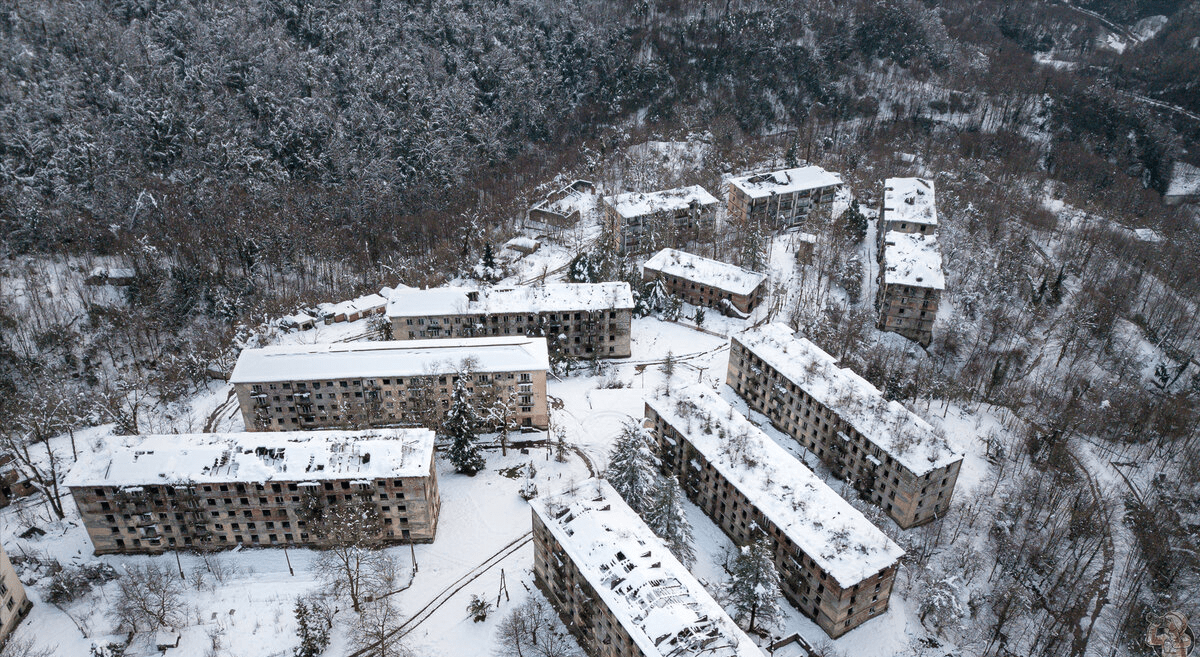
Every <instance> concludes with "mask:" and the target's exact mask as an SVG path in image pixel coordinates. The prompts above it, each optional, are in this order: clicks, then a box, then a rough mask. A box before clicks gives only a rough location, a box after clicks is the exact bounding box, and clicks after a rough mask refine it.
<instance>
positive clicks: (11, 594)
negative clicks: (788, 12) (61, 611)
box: [0, 548, 33, 646]
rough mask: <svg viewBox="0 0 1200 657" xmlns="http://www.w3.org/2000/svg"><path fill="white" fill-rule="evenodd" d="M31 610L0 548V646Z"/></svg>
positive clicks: (5, 555) (22, 588)
mask: <svg viewBox="0 0 1200 657" xmlns="http://www.w3.org/2000/svg"><path fill="white" fill-rule="evenodd" d="M32 608H33V603H32V602H30V601H29V597H28V596H26V595H25V586H24V585H22V584H21V580H20V579H18V578H17V572H16V571H15V570H13V565H12V562H11V561H9V560H8V554H6V553H5V552H4V549H3V548H0V646H2V645H4V643H5V642H6V641H8V637H9V636H11V635H12V633H13V630H15V629H17V625H20V624H21V621H22V620H23V619H24V618H25V616H26V615H27V614H29V610H30V609H32Z"/></svg>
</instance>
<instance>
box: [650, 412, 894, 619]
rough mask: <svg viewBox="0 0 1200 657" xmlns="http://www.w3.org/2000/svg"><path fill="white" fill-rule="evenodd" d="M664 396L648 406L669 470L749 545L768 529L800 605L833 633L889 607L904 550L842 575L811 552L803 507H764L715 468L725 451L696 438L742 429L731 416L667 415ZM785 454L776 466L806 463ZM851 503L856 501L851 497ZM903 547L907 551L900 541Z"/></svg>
mask: <svg viewBox="0 0 1200 657" xmlns="http://www.w3.org/2000/svg"><path fill="white" fill-rule="evenodd" d="M656 403H657V402H651V403H647V405H646V424H647V425H648V427H649V428H651V430H652V431H653V433H654V436H655V438H656V439H657V444H658V448H659V453H660V455H661V457H662V461H661V468H662V472H663V474H664V475H673V476H676V477H678V479H679V482H680V484H681V486H682V488H683V490H684V492H685V493H686V494H687V496H688V498H689V499H690V500H691V501H692V502H694V503H695V504H696V505H697V506H699V507H700V508H701V509H702V510H703V511H704V513H705V514H706V515H707V516H708V517H709V518H710V519H712V521H713V522H714V523H716V525H717V526H718V527H720V528H721V530H722V531H724V532H725V534H726V535H728V536H729V537H730V538H731V539H733V541H734V542H735V543H737V544H739V545H744V544H746V543H748V542H750V541H752V540H754V539H755V538H756V537H757V536H759V535H765V536H766V537H767V538H768V539H769V540H770V543H771V545H772V548H773V551H774V561H775V567H776V569H777V570H778V571H779V575H780V588H781V589H782V592H783V594H784V597H786V598H787V599H788V601H789V602H791V604H792V605H793V606H794V607H795V608H796V609H797V610H799V611H800V612H801V613H803V614H804V615H806V616H808V617H809V618H811V619H812V620H813V622H815V623H816V624H817V625H818V626H820V627H821V629H822V630H824V631H825V632H826V633H827V634H828V635H829V636H830V637H832V638H837V637H839V636H841V635H843V634H845V633H847V632H849V631H851V630H853V629H854V628H856V627H858V626H859V625H861V624H863V623H865V622H867V621H868V620H870V619H872V618H874V617H876V616H879V615H881V614H883V613H884V612H885V611H887V608H888V600H889V598H890V596H891V592H892V584H893V581H894V579H895V575H896V570H897V568H898V556H895V557H893V558H887V559H884V560H883V562H884V565H883V566H882V567H881V568H879V569H877V570H875V569H871V568H868V569H867V572H865V573H863V575H862V576H861V577H858V578H854V581H845V582H839V581H838V579H837V578H836V577H834V576H832V575H831V574H830V573H828V572H826V570H824V569H823V568H822V567H821V566H820V565H819V564H818V563H817V561H816V560H815V559H816V558H819V557H820V554H819V553H818V554H809V553H807V552H806V551H805V548H804V547H803V546H802V545H801V543H802V542H803V540H804V539H805V538H807V536H808V534H809V533H810V532H809V530H808V529H807V528H806V527H805V525H804V523H803V522H800V521H798V520H797V516H799V515H800V514H802V513H804V511H803V510H802V511H800V512H799V513H795V512H794V513H793V514H787V515H785V517H778V513H777V512H771V513H767V512H764V510H763V509H762V508H760V507H759V506H757V505H756V504H755V503H754V501H753V500H751V499H749V498H748V496H747V495H746V494H745V493H744V491H743V489H744V486H745V485H746V482H744V481H732V480H731V479H730V478H729V477H728V476H726V475H725V474H723V470H725V469H724V468H721V467H714V461H716V460H717V459H718V458H720V457H719V456H718V455H717V454H712V453H709V451H708V450H706V449H702V448H698V447H697V445H696V444H694V443H693V439H694V436H695V432H697V431H704V428H705V427H708V428H711V429H713V430H714V431H717V432H718V433H719V434H722V432H723V435H727V436H733V435H735V434H736V433H737V431H738V429H737V428H735V427H733V426H726V425H725V424H723V423H724V422H725V420H726V418H727V417H729V416H726V415H724V414H723V413H719V414H718V413H714V414H713V415H712V416H709V417H707V418H703V419H699V420H697V422H698V423H697V424H695V425H693V424H692V423H691V422H681V421H677V420H675V421H673V420H672V419H671V418H668V417H664V414H661V413H660V412H659V409H656V408H655V405H656ZM662 403H666V404H671V403H675V402H674V401H673V400H672V398H664V399H663V400H662ZM730 416H736V417H737V418H738V420H741V421H744V420H745V418H744V417H743V416H741V414H740V413H737V412H736V411H732V412H731V413H730ZM710 423H712V424H711V425H710ZM760 433H761V432H760ZM762 440H765V441H769V440H770V438H768V437H766V436H765V435H763V436H762ZM780 452H782V450H780ZM782 456H783V457H784V458H785V459H787V460H790V461H791V463H786V462H775V463H773V465H774V466H775V467H778V468H780V469H782V470H795V469H804V470H806V468H805V466H804V465H803V464H801V463H798V462H795V459H794V458H792V457H791V456H790V455H787V454H786V453H783V454H782ZM810 474H811V473H810ZM813 478H814V479H815V477H813ZM819 485H821V486H823V485H824V484H819ZM826 488H827V487H826ZM827 493H828V495H829V496H830V497H837V494H836V493H835V492H833V491H832V490H830V491H827ZM839 500H840V498H839ZM843 505H845V506H847V507H848V505H846V504H845V503H844V502H843ZM772 516H776V517H772ZM858 519H859V521H860V522H859V524H860V525H863V526H864V528H869V530H874V531H873V532H871V533H872V534H874V533H875V532H878V530H877V529H876V528H875V527H874V526H873V525H871V524H870V521H868V520H867V519H866V518H865V517H863V516H861V514H858ZM818 526H819V525H818ZM760 530H761V531H760ZM793 539H795V540H793ZM872 540H878V537H877V536H872ZM816 545H818V546H821V549H822V550H824V549H826V548H828V547H830V546H828V545H824V544H822V543H820V542H816ZM844 549H845V550H846V551H851V552H852V551H854V549H855V548H854V547H852V546H849V545H847V546H846V547H845V548H844ZM816 551H817V550H814V552H816ZM895 551H896V552H897V553H898V554H903V553H902V552H900V551H899V548H898V547H896V548H895Z"/></svg>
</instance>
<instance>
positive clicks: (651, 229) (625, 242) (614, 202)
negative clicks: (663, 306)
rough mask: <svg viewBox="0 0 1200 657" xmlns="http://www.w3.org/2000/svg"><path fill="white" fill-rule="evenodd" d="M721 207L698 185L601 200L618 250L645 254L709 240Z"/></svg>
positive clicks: (605, 217)
mask: <svg viewBox="0 0 1200 657" xmlns="http://www.w3.org/2000/svg"><path fill="white" fill-rule="evenodd" d="M720 204H721V202H720V201H718V200H717V198H716V197H715V196H713V195H712V194H709V193H708V190H706V189H704V188H703V187H701V186H700V185H692V186H690V187H680V188H677V189H667V190H662V191H658V192H626V193H624V194H615V195H613V196H605V197H604V222H605V226H606V228H607V230H608V232H609V234H610V235H612V237H613V240H615V246H616V247H617V248H618V249H620V250H621V251H622V252H626V253H644V252H648V251H653V250H655V249H657V248H659V247H661V246H663V245H664V244H677V243H682V242H687V241H693V240H696V239H699V238H702V237H711V236H712V234H713V231H714V230H715V229H716V223H717V206H719V205H720Z"/></svg>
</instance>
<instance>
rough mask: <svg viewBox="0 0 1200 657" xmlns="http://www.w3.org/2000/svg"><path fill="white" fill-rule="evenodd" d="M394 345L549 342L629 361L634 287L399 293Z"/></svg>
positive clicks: (392, 310) (564, 349) (394, 302)
mask: <svg viewBox="0 0 1200 657" xmlns="http://www.w3.org/2000/svg"><path fill="white" fill-rule="evenodd" d="M387 316H388V319H389V320H391V322H392V337H393V338H394V339H395V340H399V341H404V340H425V339H431V340H437V339H447V338H471V337H484V336H491V337H501V336H522V335H523V336H529V337H538V336H541V337H545V338H546V342H547V345H548V347H549V348H550V349H551V350H552V351H557V352H559V353H566V354H571V355H572V356H576V357H579V358H628V357H629V349H630V345H629V331H630V323H631V322H632V320H633V290H631V289H630V287H629V284H628V283H551V284H547V285H538V286H517V287H491V288H484V289H480V290H473V289H470V288H465V287H438V288H431V289H427V290H415V289H411V288H410V289H404V290H396V292H395V293H394V294H392V298H391V299H390V300H389V301H388V308H387Z"/></svg>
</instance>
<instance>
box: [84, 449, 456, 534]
mask: <svg viewBox="0 0 1200 657" xmlns="http://www.w3.org/2000/svg"><path fill="white" fill-rule="evenodd" d="M433 437H434V434H433V432H432V431H430V430H428V429H376V430H372V431H306V432H301V433H289V434H286V435H282V434H276V435H271V434H262V433H226V434H175V435H154V436H144V437H141V438H140V440H138V441H136V442H133V443H132V444H128V445H126V446H122V447H119V448H116V449H113V450H111V451H109V452H106V453H101V454H97V455H94V456H91V457H90V459H89V460H83V461H80V463H79V464H78V465H77V466H76V467H75V468H74V469H73V470H72V471H71V472H70V474H69V475H68V476H67V479H66V485H67V486H68V487H69V488H70V491H71V496H72V497H73V498H74V499H75V503H76V505H77V506H78V507H79V513H80V515H81V516H82V518H83V523H84V525H85V526H86V527H87V532H88V536H89V537H90V538H91V539H92V545H93V546H94V547H95V551H96V554H115V553H158V552H163V551H165V550H175V549H201V548H203V549H214V548H215V549H220V548H233V547H237V546H247V547H259V546H262V547H267V546H273V545H281V546H319V545H321V542H322V540H323V538H324V537H323V536H322V535H320V528H319V524H315V523H314V519H315V518H319V517H321V515H322V510H323V509H326V508H328V507H329V506H330V505H335V504H364V505H369V506H370V507H373V508H374V512H375V514H377V518H378V523H377V531H378V532H379V533H378V535H377V536H376V537H375V538H377V539H378V540H380V541H382V542H388V543H402V542H416V543H428V542H431V541H433V539H434V535H435V533H436V531H437V519H438V512H439V510H440V508H441V500H440V498H439V496H438V486H437V471H436V468H435V467H434V462H433V459H434V449H433ZM375 514H366V515H367V517H371V516H373V515H375Z"/></svg>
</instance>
